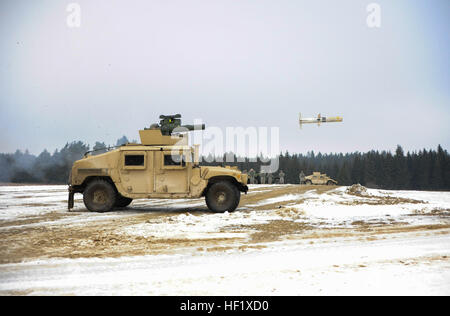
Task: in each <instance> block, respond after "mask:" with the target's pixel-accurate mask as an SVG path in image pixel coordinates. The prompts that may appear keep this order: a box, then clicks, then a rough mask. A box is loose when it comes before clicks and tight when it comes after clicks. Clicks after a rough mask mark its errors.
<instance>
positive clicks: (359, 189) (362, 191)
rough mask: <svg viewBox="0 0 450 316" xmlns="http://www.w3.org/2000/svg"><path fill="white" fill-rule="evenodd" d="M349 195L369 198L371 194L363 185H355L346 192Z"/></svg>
mask: <svg viewBox="0 0 450 316" xmlns="http://www.w3.org/2000/svg"><path fill="white" fill-rule="evenodd" d="M345 192H346V193H347V194H353V195H361V196H369V193H367V188H366V187H364V186H362V185H361V184H359V183H358V184H354V185H352V186H351V187H349V188H348V189H347V190H346V191H345Z"/></svg>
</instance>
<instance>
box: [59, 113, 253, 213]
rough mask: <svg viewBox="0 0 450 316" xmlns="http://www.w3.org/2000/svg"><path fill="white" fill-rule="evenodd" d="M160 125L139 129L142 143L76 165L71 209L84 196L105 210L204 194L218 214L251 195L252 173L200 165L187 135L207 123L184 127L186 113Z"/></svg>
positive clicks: (162, 120) (92, 205)
mask: <svg viewBox="0 0 450 316" xmlns="http://www.w3.org/2000/svg"><path fill="white" fill-rule="evenodd" d="M159 118H160V122H159V124H152V125H151V126H150V128H144V129H143V130H140V131H139V135H140V138H141V143H140V144H126V145H123V146H121V147H119V148H117V149H115V150H112V151H108V152H106V153H103V154H100V155H96V156H92V155H85V157H84V158H83V159H80V160H77V161H75V162H74V164H73V167H72V171H71V173H70V177H69V200H68V208H69V209H71V208H73V206H74V194H75V193H82V194H83V201H84V204H85V206H86V208H87V209H88V210H90V211H94V212H106V211H109V210H112V209H113V208H115V207H126V206H128V205H129V204H130V203H131V202H132V200H133V199H154V198H163V199H177V198H199V197H202V196H204V197H205V200H206V205H207V206H208V208H209V209H210V210H212V211H214V212H225V211H233V210H235V209H236V207H237V206H238V205H239V200H240V193H241V192H245V193H247V191H248V187H247V180H248V177H247V174H245V173H242V172H241V171H239V170H238V169H237V168H231V167H219V166H200V165H199V153H198V145H194V146H192V147H190V146H188V134H187V133H183V132H186V131H193V130H204V129H205V125H204V124H201V125H181V115H180V114H176V115H161V116H160V117H159Z"/></svg>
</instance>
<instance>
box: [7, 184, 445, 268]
mask: <svg viewBox="0 0 450 316" xmlns="http://www.w3.org/2000/svg"><path fill="white" fill-rule="evenodd" d="M334 188H335V187H329V186H287V187H283V186H281V187H280V186H277V187H274V188H269V187H265V188H262V189H260V190H258V192H256V193H254V194H249V195H243V196H242V199H241V203H240V206H239V209H238V210H237V212H248V211H249V210H248V209H247V208H246V206H247V205H254V204H256V203H258V202H260V201H263V200H267V199H271V198H275V197H278V196H283V195H289V194H302V193H305V192H307V191H310V190H315V191H316V192H317V193H318V194H323V193H326V192H328V191H329V190H331V189H334ZM25 197H26V196H25ZM61 202H63V201H61ZM64 202H65V201H64ZM79 202H80V201H78V203H79ZM194 202H198V201H197V200H195V201H194ZM402 202H404V203H406V202H412V203H416V201H414V200H412V201H411V200H410V199H403V200H402V199H400V198H379V197H374V198H372V199H371V200H370V201H368V202H354V203H351V204H354V205H356V204H385V203H386V204H393V203H402ZM289 203H292V200H286V201H282V202H274V203H269V204H264V205H260V206H253V207H251V209H252V210H272V209H273V212H274V213H275V214H277V215H279V216H281V217H285V215H287V216H286V219H276V220H269V221H267V222H266V223H258V224H249V225H237V226H225V227H222V228H221V229H220V232H222V233H227V232H230V233H242V232H244V233H249V238H248V239H247V238H244V237H227V238H199V239H195V238H158V237H149V236H131V235H124V234H122V233H120V231H121V230H122V229H123V228H126V227H128V226H131V225H136V224H142V223H149V222H151V221H155V220H166V221H167V222H168V223H170V221H171V219H172V217H174V216H177V215H179V214H185V213H186V212H188V213H189V214H191V215H193V216H208V215H211V212H209V211H208V209H207V208H206V206H193V207H189V206H187V207H186V208H182V209H180V210H175V211H174V210H170V211H167V209H165V208H159V207H152V206H148V205H146V206H145V207H142V206H136V205H134V206H133V205H132V206H131V207H129V208H127V209H123V210H119V211H118V212H115V214H114V215H117V213H119V215H123V216H121V217H120V218H117V216H111V218H108V216H104V217H103V218H102V219H100V220H95V221H86V222H83V224H82V225H73V223H72V222H71V220H72V219H73V220H76V219H77V217H79V216H80V214H83V213H86V212H88V211H87V210H85V209H81V210H79V211H75V212H61V211H55V212H50V213H46V214H43V215H37V216H32V217H29V218H25V219H17V220H12V221H2V222H0V228H2V230H1V231H0V239H1V240H2V242H1V244H0V264H1V263H17V262H22V261H25V260H28V261H29V260H34V259H42V258H89V257H121V256H136V255H149V254H163V253H165V254H167V253H174V252H178V251H180V249H181V248H194V249H199V250H204V249H208V251H214V250H217V251H222V250H227V249H232V248H239V249H246V248H261V247H265V245H264V244H265V243H268V242H273V241H278V240H280V239H311V242H314V240H315V239H318V238H338V237H350V236H353V237H358V238H362V239H368V240H369V239H370V240H373V239H377V238H382V237H380V236H382V235H385V234H392V233H401V232H412V231H414V232H426V233H430V232H433V231H442V230H443V229H444V230H445V229H449V228H450V224H442V223H440V224H432V225H419V226H417V225H407V224H404V223H402V222H397V221H394V220H393V221H391V222H389V223H385V222H381V223H380V222H373V221H369V222H366V221H355V222H353V223H352V227H351V228H340V227H331V228H330V227H324V228H320V225H319V226H317V225H310V224H308V223H304V222H294V221H292V220H291V218H292V217H293V216H294V217H296V216H298V217H300V216H302V211H299V210H297V209H293V208H289V207H288V206H287V205H288V204H289ZM300 203H301V200H300ZM41 204H43V203H41ZM41 204H39V203H34V204H29V203H28V204H24V205H27V206H29V207H35V206H36V205H41ZM347 204H349V203H347ZM187 205H189V202H188V203H187ZM128 213H132V214H128ZM428 216H430V215H428ZM434 216H439V214H436V213H435V214H434ZM445 216H448V214H447V213H446V214H445ZM65 223H69V224H65ZM30 224H35V225H30ZM242 243H245V245H242Z"/></svg>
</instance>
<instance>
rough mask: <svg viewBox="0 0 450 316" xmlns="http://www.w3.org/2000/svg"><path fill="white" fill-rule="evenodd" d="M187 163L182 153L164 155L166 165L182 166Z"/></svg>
mask: <svg viewBox="0 0 450 316" xmlns="http://www.w3.org/2000/svg"><path fill="white" fill-rule="evenodd" d="M185 165H186V161H185V160H184V159H183V156H182V155H171V154H165V155H164V166H182V167H184V166H185Z"/></svg>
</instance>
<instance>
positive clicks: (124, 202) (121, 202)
mask: <svg viewBox="0 0 450 316" xmlns="http://www.w3.org/2000/svg"><path fill="white" fill-rule="evenodd" d="M132 201H133V199H130V198H127V197H125V196H122V195H120V194H118V195H117V198H116V204H114V206H115V207H127V206H128V205H130V203H131V202H132Z"/></svg>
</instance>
